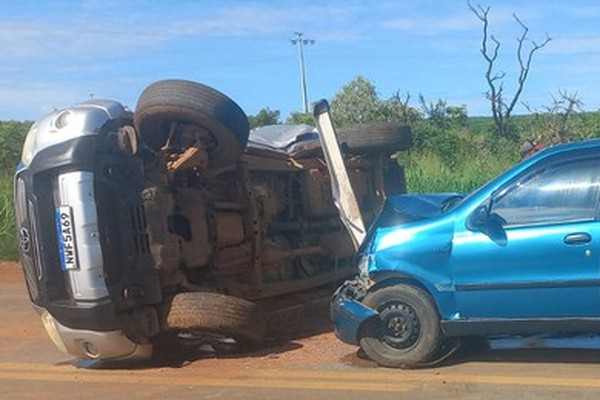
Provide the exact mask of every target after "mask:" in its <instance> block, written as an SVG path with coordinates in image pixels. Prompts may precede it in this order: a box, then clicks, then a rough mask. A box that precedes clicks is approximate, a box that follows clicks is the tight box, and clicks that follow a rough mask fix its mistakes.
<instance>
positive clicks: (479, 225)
mask: <svg viewBox="0 0 600 400" xmlns="http://www.w3.org/2000/svg"><path fill="white" fill-rule="evenodd" d="M489 218H490V209H489V206H488V205H487V204H483V205H481V206H479V207H477V209H476V210H475V211H473V213H472V214H471V215H470V216H469V219H468V220H467V228H469V229H470V230H472V231H483V230H484V228H485V226H486V225H487V223H488V220H489Z"/></svg>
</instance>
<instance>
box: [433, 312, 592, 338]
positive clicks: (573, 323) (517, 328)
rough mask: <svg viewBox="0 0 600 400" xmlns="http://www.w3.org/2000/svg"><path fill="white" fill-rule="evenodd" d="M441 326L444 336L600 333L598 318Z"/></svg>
mask: <svg viewBox="0 0 600 400" xmlns="http://www.w3.org/2000/svg"><path fill="white" fill-rule="evenodd" d="M441 326H442V331H443V332H444V335H446V336H471V335H481V336H489V335H517V334H533V333H543V332H600V318H586V317H581V318H539V319H507V318H502V319H466V320H460V321H441Z"/></svg>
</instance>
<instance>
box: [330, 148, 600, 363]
mask: <svg viewBox="0 0 600 400" xmlns="http://www.w3.org/2000/svg"><path fill="white" fill-rule="evenodd" d="M599 189H600V140H591V141H585V142H578V143H571V144H567V145H560V146H556V147H552V148H549V149H546V150H544V151H541V152H539V153H537V154H536V155H535V156H533V157H531V158H528V159H526V160H524V161H522V162H521V163H519V164H518V165H516V166H514V167H513V168H512V169H510V170H508V171H507V172H505V173H503V174H502V175H500V176H499V177H497V178H495V179H493V180H492V181H490V182H489V183H487V184H486V185H484V186H483V187H481V188H479V189H478V190H476V191H475V192H473V193H471V194H469V195H466V196H465V195H461V194H458V193H447V194H429V195H423V194H416V195H400V196H395V197H390V198H388V199H387V200H386V203H385V205H384V207H383V209H382V211H381V213H380V215H379V217H378V218H377V219H376V220H375V222H374V223H373V224H372V226H371V228H370V230H369V232H368V233H367V236H366V238H365V240H364V241H363V242H362V245H361V247H360V248H359V252H358V269H359V275H358V276H357V278H356V279H355V280H353V281H350V282H346V283H345V284H344V285H342V286H341V287H340V288H339V289H338V290H337V292H336V294H335V295H334V297H333V299H332V306H331V307H332V309H331V314H332V320H333V324H334V328H335V333H336V335H337V337H338V338H339V339H341V340H342V341H344V342H346V343H350V344H355V345H360V347H361V348H362V349H363V350H364V352H365V353H366V354H367V355H368V356H369V357H370V358H371V359H373V360H374V361H376V362H377V363H378V364H380V365H383V366H388V367H414V366H418V365H421V364H424V363H428V362H431V361H432V360H434V359H435V358H436V356H437V355H438V354H439V351H440V348H441V347H442V346H443V344H444V343H446V342H447V340H448V339H449V338H456V337H461V336H473V335H475V336H489V335H498V334H531V333H538V332H600V220H599V218H600V208H599V194H600V190H599Z"/></svg>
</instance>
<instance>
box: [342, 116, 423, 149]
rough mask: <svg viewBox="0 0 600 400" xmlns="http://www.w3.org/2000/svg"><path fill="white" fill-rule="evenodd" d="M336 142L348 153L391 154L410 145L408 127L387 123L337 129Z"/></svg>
mask: <svg viewBox="0 0 600 400" xmlns="http://www.w3.org/2000/svg"><path fill="white" fill-rule="evenodd" d="M337 133H338V141H339V143H340V146H341V147H342V149H344V150H345V151H346V152H348V153H393V152H395V151H399V150H406V149H408V148H409V147H410V146H411V145H412V131H411V129H410V126H408V125H403V124H394V123H388V122H376V123H371V124H359V125H352V126H347V127H343V128H340V129H338V131H337Z"/></svg>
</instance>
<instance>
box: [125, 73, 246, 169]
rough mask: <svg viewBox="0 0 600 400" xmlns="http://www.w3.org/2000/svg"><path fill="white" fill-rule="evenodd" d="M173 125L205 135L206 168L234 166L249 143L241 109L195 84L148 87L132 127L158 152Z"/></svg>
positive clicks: (162, 83) (176, 82)
mask: <svg viewBox="0 0 600 400" xmlns="http://www.w3.org/2000/svg"><path fill="white" fill-rule="evenodd" d="M173 122H179V123H183V124H192V125H196V126H198V127H199V128H201V129H203V130H206V131H207V138H206V140H205V141H204V145H205V148H206V150H207V152H208V154H209V167H222V166H227V165H230V164H232V163H234V162H235V161H237V159H238V158H239V156H240V154H241V153H242V150H243V149H244V148H245V147H246V144H247V142H248V134H249V125H248V118H247V117H246V114H245V113H244V111H243V110H242V109H241V108H240V106H238V105H237V104H236V103H235V102H234V101H233V100H231V99H230V98H229V97H227V96H226V95H224V94H223V93H221V92H219V91H217V90H215V89H213V88H211V87H208V86H205V85H202V84H200V83H197V82H191V81H185V80H176V79H171V80H162V81H158V82H154V83H152V84H150V85H149V86H147V87H146V88H145V89H144V91H143V92H142V94H141V95H140V98H139V99H138V103H137V106H136V109H135V113H134V124H135V128H136V129H137V131H138V132H139V134H140V136H141V137H142V139H143V140H144V142H145V143H146V145H147V146H148V147H149V148H150V149H152V150H154V151H158V150H160V149H161V148H162V147H163V146H164V145H165V144H166V142H167V138H168V135H169V130H170V128H171V124H172V123H173Z"/></svg>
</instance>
